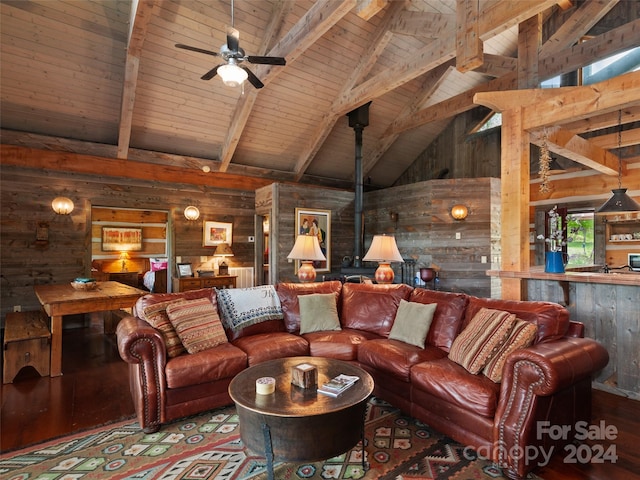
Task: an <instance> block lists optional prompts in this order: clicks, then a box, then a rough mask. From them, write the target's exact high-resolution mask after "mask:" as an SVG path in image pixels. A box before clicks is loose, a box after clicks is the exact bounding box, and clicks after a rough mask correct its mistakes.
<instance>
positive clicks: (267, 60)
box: [247, 55, 287, 65]
mask: <svg viewBox="0 0 640 480" xmlns="http://www.w3.org/2000/svg"><path fill="white" fill-rule="evenodd" d="M247 60H248V61H249V63H260V64H263V65H286V64H287V61H286V60H285V59H284V58H282V57H256V56H253V55H249V56H248V57H247Z"/></svg>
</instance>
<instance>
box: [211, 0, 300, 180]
mask: <svg viewBox="0 0 640 480" xmlns="http://www.w3.org/2000/svg"><path fill="white" fill-rule="evenodd" d="M292 6H293V5H292V4H291V3H290V2H284V1H279V2H277V3H275V4H274V6H273V12H272V14H271V18H270V21H269V24H268V25H267V28H266V29H265V34H264V36H263V38H262V44H261V46H260V49H259V51H258V53H257V54H258V55H264V54H265V52H266V51H267V48H268V47H269V46H270V45H272V44H273V42H274V40H275V38H276V37H277V36H278V35H279V34H280V29H281V28H282V21H283V19H284V17H285V15H286V14H287V12H288V11H289V10H290V9H291V7H292ZM261 81H262V82H263V83H264V82H265V81H268V79H266V78H263V79H261ZM265 85H266V84H265ZM249 88H251V87H249ZM257 99H258V90H256V89H254V88H251V89H250V90H248V91H246V92H245V93H244V95H242V96H241V97H240V98H239V99H238V103H237V104H236V108H235V110H234V112H233V116H232V117H231V124H230V125H229V128H228V129H227V134H226V136H225V140H224V143H223V144H222V146H221V151H220V162H221V163H220V168H219V171H221V172H226V171H227V170H228V168H229V164H230V163H231V160H232V158H233V154H234V153H235V151H236V148H237V147H238V143H239V142H240V138H241V137H242V132H243V131H244V128H245V126H246V125H247V121H248V120H249V116H250V115H251V111H252V110H253V106H254V105H255V102H256V100H257Z"/></svg>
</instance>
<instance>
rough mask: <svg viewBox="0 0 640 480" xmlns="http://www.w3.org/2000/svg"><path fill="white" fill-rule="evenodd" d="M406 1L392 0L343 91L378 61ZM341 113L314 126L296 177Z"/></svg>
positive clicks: (330, 113)
mask: <svg viewBox="0 0 640 480" xmlns="http://www.w3.org/2000/svg"><path fill="white" fill-rule="evenodd" d="M405 6H406V2H404V1H402V2H401V1H396V2H393V3H392V5H391V7H390V8H389V9H388V10H387V12H386V14H385V17H384V19H383V20H382V22H381V25H380V28H378V29H377V30H376V32H375V34H374V36H373V38H372V39H371V41H370V42H368V43H369V49H368V50H367V52H366V53H365V54H364V55H363V56H362V57H361V58H360V61H359V62H358V65H357V66H356V68H355V70H354V72H353V74H352V75H351V77H350V79H349V80H348V81H347V82H346V83H345V85H344V86H343V88H342V90H343V92H348V91H349V90H351V89H352V88H353V86H354V85H355V84H356V83H357V82H359V81H361V80H362V79H363V78H364V77H365V76H366V75H367V73H369V71H370V70H371V68H372V67H373V66H374V65H375V63H376V62H377V61H378V57H379V56H380V54H381V53H382V51H383V50H384V49H385V47H386V46H387V44H388V43H389V41H390V40H391V38H392V37H393V34H392V33H391V31H390V30H389V28H388V25H390V24H391V23H393V22H394V21H395V19H396V18H397V16H398V15H399V14H400V13H401V12H402V10H403V9H404V8H405ZM341 115H342V114H341V113H335V112H329V113H328V114H327V115H325V116H324V117H323V119H322V122H321V124H320V125H318V126H317V127H316V128H315V135H314V136H313V137H311V138H310V139H309V141H308V142H307V144H306V145H305V148H304V149H303V150H302V152H301V153H300V155H299V156H298V161H297V162H296V166H295V174H296V178H297V179H299V178H301V177H302V175H303V174H304V172H305V171H306V169H307V168H308V167H309V165H310V164H311V162H312V161H313V158H314V157H315V156H316V154H317V153H318V150H320V147H321V146H322V144H323V143H324V141H325V140H326V139H327V137H328V136H329V134H330V133H331V130H332V129H333V126H334V125H335V123H336V121H337V120H338V118H340V117H341Z"/></svg>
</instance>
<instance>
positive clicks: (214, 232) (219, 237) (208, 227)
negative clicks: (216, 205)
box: [202, 220, 233, 247]
mask: <svg viewBox="0 0 640 480" xmlns="http://www.w3.org/2000/svg"><path fill="white" fill-rule="evenodd" d="M232 240H233V224H232V223H223V222H208V221H206V220H205V221H204V224H203V226H202V246H203V247H215V246H217V245H220V244H221V243H227V244H229V245H231V243H232Z"/></svg>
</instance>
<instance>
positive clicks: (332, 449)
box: [229, 357, 373, 479]
mask: <svg viewBox="0 0 640 480" xmlns="http://www.w3.org/2000/svg"><path fill="white" fill-rule="evenodd" d="M301 363H308V364H312V365H314V366H315V367H316V368H317V371H318V385H321V384H322V383H324V382H327V381H329V380H330V379H332V378H334V377H335V376H337V375H339V374H341V373H344V374H346V375H356V376H358V377H359V378H360V380H358V381H357V382H356V383H355V384H354V385H353V386H351V387H350V388H348V389H347V390H346V391H344V392H343V393H341V394H340V395H339V396H338V397H331V396H327V395H323V394H321V393H318V392H317V391H316V389H315V388H301V387H298V386H296V385H292V384H291V369H292V368H293V367H294V366H296V365H299V364H301ZM261 377H273V378H275V379H276V389H275V392H274V393H271V394H267V395H261V394H258V393H256V380H257V379H258V378H261ZM372 393H373V378H371V375H369V374H368V373H367V372H366V371H365V370H363V369H362V368H360V367H358V366H356V365H354V364H351V363H349V362H344V361H342V360H335V359H331V358H319V357H289V358H281V359H277V360H270V361H267V362H263V363H260V364H258V365H254V366H252V367H250V368H248V369H246V370H244V371H242V372H240V373H239V374H238V375H236V377H235V378H234V379H233V380H232V381H231V384H230V385H229V395H230V396H231V399H232V400H233V401H234V402H235V404H236V408H237V412H238V417H239V420H240V437H241V438H242V441H243V443H244V444H245V445H246V446H247V448H249V449H250V450H252V451H254V452H256V453H258V454H261V455H262V454H264V456H265V458H266V459H267V466H268V471H269V478H270V479H271V478H273V462H274V461H289V462H294V461H299V462H313V461H319V460H324V459H327V458H331V457H335V456H336V455H340V454H341V453H344V452H346V451H347V450H349V449H350V448H352V447H353V446H354V445H356V444H357V443H358V442H359V441H361V440H362V441H363V442H362V445H363V449H364V419H365V410H366V404H367V399H368V398H369V396H370V395H371V394H372ZM362 457H363V467H364V464H365V459H364V452H363V455H362Z"/></svg>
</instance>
